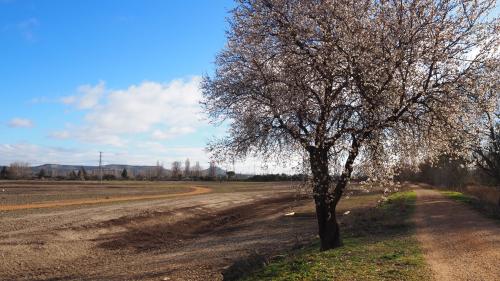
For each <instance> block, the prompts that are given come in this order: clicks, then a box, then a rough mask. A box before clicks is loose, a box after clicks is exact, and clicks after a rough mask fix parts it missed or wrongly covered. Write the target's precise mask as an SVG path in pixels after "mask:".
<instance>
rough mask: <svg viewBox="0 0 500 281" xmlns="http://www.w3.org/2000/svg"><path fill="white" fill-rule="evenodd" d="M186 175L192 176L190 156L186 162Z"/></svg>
mask: <svg viewBox="0 0 500 281" xmlns="http://www.w3.org/2000/svg"><path fill="white" fill-rule="evenodd" d="M184 176H185V177H190V176H191V162H190V161H189V158H187V159H186V161H185V162H184Z"/></svg>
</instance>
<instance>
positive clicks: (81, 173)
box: [78, 166, 88, 180]
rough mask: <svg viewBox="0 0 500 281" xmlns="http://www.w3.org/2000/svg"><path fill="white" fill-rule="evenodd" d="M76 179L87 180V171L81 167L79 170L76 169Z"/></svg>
mask: <svg viewBox="0 0 500 281" xmlns="http://www.w3.org/2000/svg"><path fill="white" fill-rule="evenodd" d="M78 178H79V179H80V180H86V179H88V175H87V171H86V170H85V168H84V167H83V166H81V167H80V169H78Z"/></svg>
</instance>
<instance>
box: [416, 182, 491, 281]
mask: <svg viewBox="0 0 500 281" xmlns="http://www.w3.org/2000/svg"><path fill="white" fill-rule="evenodd" d="M416 192H417V208H416V214H415V219H416V226H417V237H418V239H419V241H420V242H421V243H422V245H423V248H424V253H425V255H426V259H427V262H428V263H429V265H430V266H431V269H432V270H433V272H434V274H435V278H436V280H440V281H446V280H450V281H451V280H453V281H461V280H467V281H473V280H477V281H496V280H500V224H499V223H498V222H496V221H493V220H490V219H487V218H485V217H483V216H482V215H481V214H479V213H477V212H475V211H474V210H472V209H470V208H468V207H467V206H465V205H463V204H460V203H458V202H455V201H452V200H450V199H447V198H445V197H444V196H443V195H441V194H440V193H439V192H437V191H434V190H425V189H420V190H416Z"/></svg>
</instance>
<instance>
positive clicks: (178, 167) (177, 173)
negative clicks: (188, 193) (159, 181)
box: [172, 161, 182, 179]
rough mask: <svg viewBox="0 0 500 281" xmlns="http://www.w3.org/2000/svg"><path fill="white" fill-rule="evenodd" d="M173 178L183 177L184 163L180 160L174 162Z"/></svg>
mask: <svg viewBox="0 0 500 281" xmlns="http://www.w3.org/2000/svg"><path fill="white" fill-rule="evenodd" d="M172 178H173V179H181V178H182V164H181V162H179V161H174V162H172Z"/></svg>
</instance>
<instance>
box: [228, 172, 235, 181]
mask: <svg viewBox="0 0 500 281" xmlns="http://www.w3.org/2000/svg"><path fill="white" fill-rule="evenodd" d="M226 176H227V179H228V180H231V179H233V178H234V177H235V176H236V173H235V172H234V171H227V172H226Z"/></svg>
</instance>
